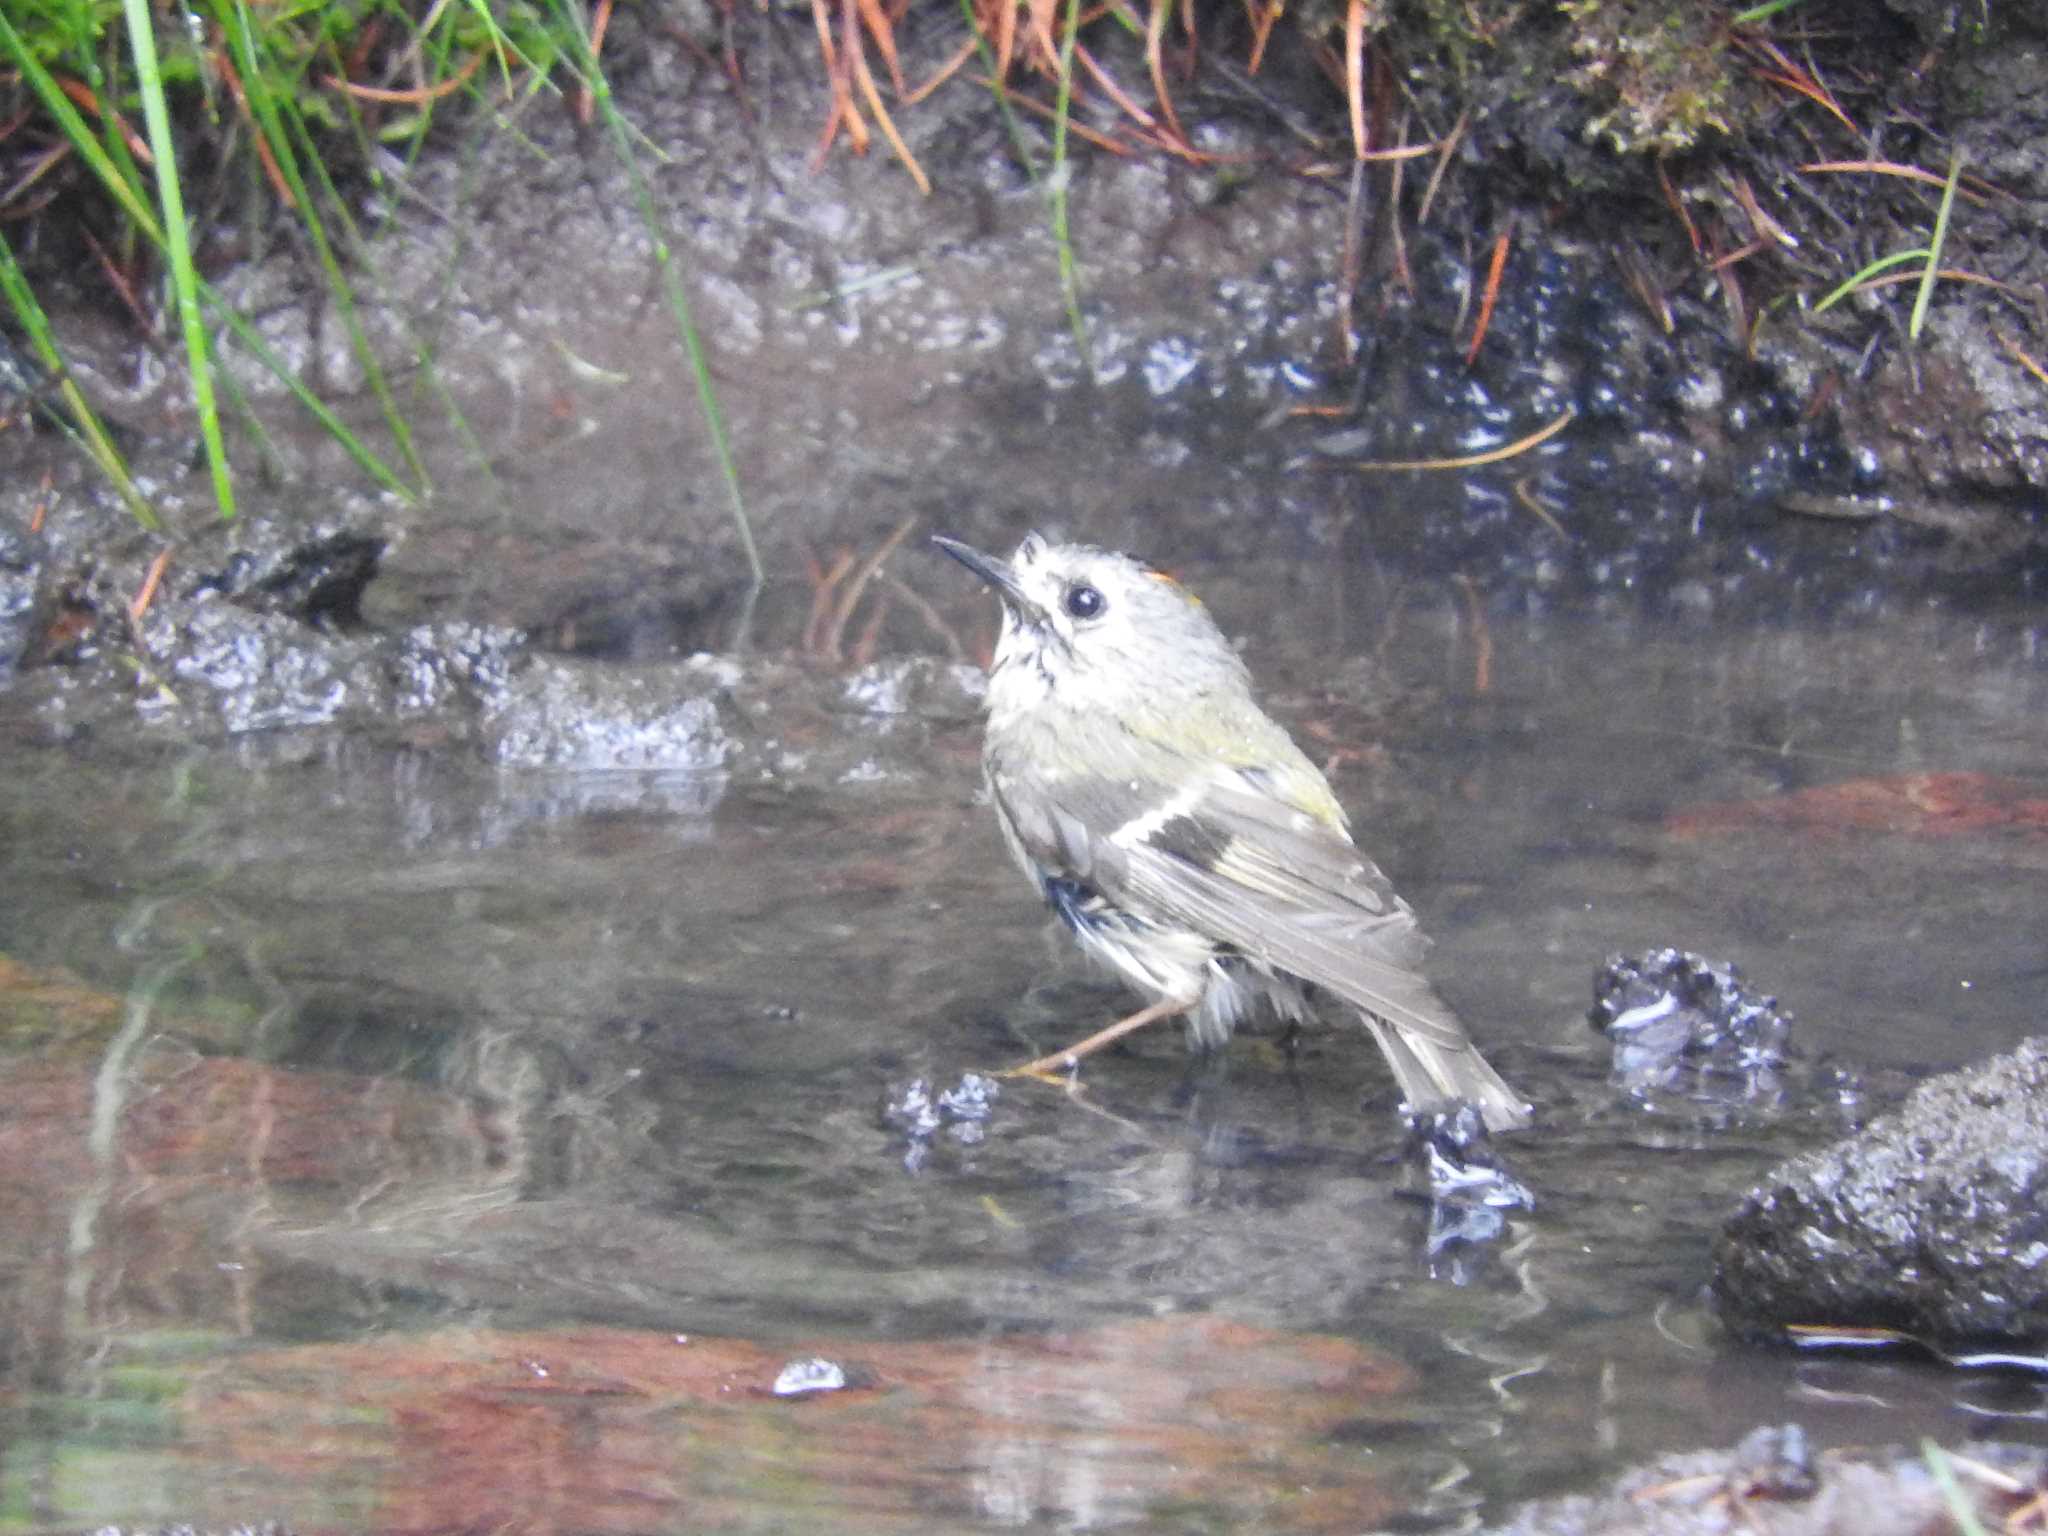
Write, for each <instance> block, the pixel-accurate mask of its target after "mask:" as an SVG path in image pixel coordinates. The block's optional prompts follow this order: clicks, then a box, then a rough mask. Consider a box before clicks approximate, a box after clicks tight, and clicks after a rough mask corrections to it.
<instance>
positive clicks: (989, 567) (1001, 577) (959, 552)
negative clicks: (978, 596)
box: [932, 533, 1038, 614]
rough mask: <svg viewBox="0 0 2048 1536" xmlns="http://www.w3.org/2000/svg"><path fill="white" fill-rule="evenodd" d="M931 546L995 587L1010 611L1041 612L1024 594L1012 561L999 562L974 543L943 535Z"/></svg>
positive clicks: (937, 534) (936, 535)
mask: <svg viewBox="0 0 2048 1536" xmlns="http://www.w3.org/2000/svg"><path fill="white" fill-rule="evenodd" d="M932 543H934V544H936V545H937V546H938V547H939V548H940V549H942V550H944V551H945V552H946V553H947V554H949V555H951V556H952V557H953V558H954V559H955V560H958V561H959V562H960V563H961V564H962V565H964V566H966V567H967V569H969V570H970V571H972V572H974V574H975V575H977V576H979V577H980V578H981V579H982V580H983V581H985V582H987V583H988V584H989V585H990V586H992V587H994V588H995V589H996V594H997V596H999V597H1001V598H1002V600H1003V602H1004V603H1005V604H1007V605H1008V606H1009V607H1010V608H1011V609H1013V610H1015V611H1017V612H1019V613H1031V614H1035V613H1036V612H1037V611H1038V604H1036V603H1035V602H1033V601H1032V600H1031V599H1030V598H1029V597H1027V596H1025V595H1024V588H1023V587H1022V586H1020V585H1019V584H1018V581H1017V573H1016V572H1015V571H1013V570H1011V569H1010V562H1009V561H1007V560H998V559H997V558H996V557H995V556H994V555H985V554H983V553H982V552H981V551H980V550H978V549H976V548H975V547H974V546H973V545H972V544H962V543H961V542H960V541H959V540H958V539H949V538H947V537H946V536H945V535H944V534H942V533H935V534H933V535H932Z"/></svg>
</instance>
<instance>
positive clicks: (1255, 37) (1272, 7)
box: [1244, 0, 1287, 75]
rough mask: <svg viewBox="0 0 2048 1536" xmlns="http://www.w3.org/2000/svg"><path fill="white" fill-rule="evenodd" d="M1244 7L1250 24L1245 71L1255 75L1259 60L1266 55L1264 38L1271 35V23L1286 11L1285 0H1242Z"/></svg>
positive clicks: (1257, 70)
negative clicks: (1250, 39) (1250, 43)
mask: <svg viewBox="0 0 2048 1536" xmlns="http://www.w3.org/2000/svg"><path fill="white" fill-rule="evenodd" d="M1244 9H1245V15H1246V16H1247V17H1248V18H1249V19H1250V21H1251V26H1252V52H1251V59H1250V62H1248V63H1247V64H1246V65H1245V73H1246V74H1248V75H1256V74H1257V73H1258V72H1259V62H1260V60H1262V59H1264V58H1265V56H1266V39H1267V38H1268V37H1270V36H1271V35H1272V32H1273V23H1274V22H1276V21H1278V20H1279V19H1280V18H1281V17H1282V16H1283V15H1285V14H1286V13H1287V0H1264V3H1261V0H1244Z"/></svg>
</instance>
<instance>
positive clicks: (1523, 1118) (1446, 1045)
mask: <svg viewBox="0 0 2048 1536" xmlns="http://www.w3.org/2000/svg"><path fill="white" fill-rule="evenodd" d="M1361 1012H1362V1014H1363V1017H1364V1019H1365V1023H1366V1027H1367V1028H1368V1029H1370V1030H1371V1031H1372V1037H1373V1039H1374V1040H1376V1041H1378V1042H1379V1047H1380V1050H1381V1051H1382V1052H1383V1053H1384V1054H1385V1056H1386V1058H1387V1065H1388V1066H1390V1067H1392V1068H1393V1069H1394V1077H1395V1079H1396V1081H1398V1082H1399V1083H1400V1085H1401V1097H1402V1098H1403V1099H1405V1100H1406V1101H1407V1104H1408V1108H1409V1110H1410V1111H1411V1112H1412V1113H1416V1114H1429V1113H1432V1112H1434V1111H1436V1110H1439V1109H1447V1108H1449V1107H1450V1105H1451V1103H1452V1101H1454V1100H1458V1099H1462V1100H1464V1101H1465V1102H1467V1103H1469V1104H1471V1105H1473V1106H1474V1107H1475V1108H1477V1109H1478V1111H1479V1114H1480V1117H1481V1118H1482V1119H1484V1120H1485V1121H1486V1128H1487V1129H1488V1130H1490V1131H1512V1130H1515V1129H1517V1128H1518V1127H1520V1126H1523V1125H1526V1124H1528V1123H1529V1105H1528V1103H1527V1101H1525V1100H1524V1099H1523V1098H1522V1096H1521V1095H1520V1094H1518V1093H1516V1092H1515V1090H1514V1089H1512V1088H1510V1087H1509V1086H1508V1085H1507V1084H1506V1082H1504V1081H1503V1080H1502V1079H1501V1075H1500V1074H1499V1073H1498V1072H1496V1071H1494V1070H1493V1068H1492V1067H1491V1066H1489V1065H1487V1061H1486V1058H1485V1057H1484V1056H1482V1055H1480V1054H1479V1047H1478V1046H1476V1045H1474V1044H1473V1043H1472V1042H1471V1041H1470V1040H1468V1039H1466V1038H1465V1036H1464V1033H1463V1031H1458V1032H1457V1034H1456V1036H1455V1038H1450V1037H1447V1036H1445V1035H1425V1034H1422V1033H1421V1032H1419V1031H1417V1030H1413V1029H1403V1028H1402V1027H1401V1026H1400V1025H1399V1024H1395V1023H1391V1022H1389V1021H1388V1020H1386V1019H1382V1018H1379V1017H1378V1016H1377V1015H1375V1014H1373V1013H1370V1012H1364V1011H1363V1010H1361Z"/></svg>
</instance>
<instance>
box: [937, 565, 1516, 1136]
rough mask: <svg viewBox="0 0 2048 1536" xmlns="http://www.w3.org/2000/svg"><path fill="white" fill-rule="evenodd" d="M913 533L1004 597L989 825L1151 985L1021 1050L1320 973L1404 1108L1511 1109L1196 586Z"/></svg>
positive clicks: (1080, 927) (1212, 1006)
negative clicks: (1108, 1021) (1128, 1001)
mask: <svg viewBox="0 0 2048 1536" xmlns="http://www.w3.org/2000/svg"><path fill="white" fill-rule="evenodd" d="M932 542H933V543H934V544H936V545H937V546H938V547H939V548H940V549H942V550H944V551H945V552H946V553H947V554H949V555H951V556H952V557H953V558H954V559H955V560H958V561H959V562H960V563H961V564H962V565H964V566H966V567H967V569H968V570H970V571H972V572H974V574H975V575H977V576H979V577H981V579H982V580H984V581H986V582H987V583H988V584H989V585H990V586H992V587H994V588H995V590H996V593H997V595H998V596H1000V597H1001V598H1002V602H1003V626H1002V633H1001V636H1000V638H999V639H998V640H997V642H996V653H995V662H994V665H993V666H992V667H991V668H990V670H989V682H988V730H987V735H986V737H985V738H984V741H983V744H982V768H983V771H984V773H985V774H986V777H987V781H988V789H989V798H990V799H991V800H992V801H993V802H994V805H995V809H996V817H997V820H998V821H999V822H1000V824H1001V826H1002V830H1003V840H1004V841H1005V842H1006V843H1007V844H1008V845H1009V849H1010V852H1011V854H1012V855H1013V856H1014V857H1015V858H1016V860H1017V863H1018V864H1019V865H1020V866H1021V867H1022V868H1023V870H1024V873H1025V874H1026V875H1027V876H1029V877H1030V880H1031V883H1032V884H1033V886H1035V887H1036V888H1037V889H1038V891H1039V892H1040V894H1042V895H1043V896H1044V898H1045V900H1046V903H1047V904H1048V905H1049V906H1050V907H1051V908H1052V910H1053V911H1054V912H1055V913H1056V914H1057V915H1058V916H1059V918H1060V920H1061V921H1062V922H1063V923H1065V925H1066V926H1067V928H1068V929H1069V930H1070V931H1071V932H1072V933H1073V935H1074V937H1075V938H1076V939H1077V940H1078V941H1079V942H1080V945H1081V948H1082V949H1083V950H1084V951H1085V952H1086V953H1087V954H1088V955H1089V956H1090V957H1091V958H1092V959H1094V960H1096V961H1098V962H1100V963H1101V964H1103V965H1105V966H1106V967H1107V968H1108V969H1110V970H1111V971H1113V972H1115V973H1116V974H1117V975H1119V976H1121V977H1122V978H1123V979H1124V981H1125V982H1127V983H1128V984H1129V985H1130V986H1131V987H1132V988H1133V989H1134V990H1135V991H1137V992H1138V994H1139V995H1140V996H1142V997H1145V998H1147V999H1149V1000H1150V1001H1149V1002H1148V1004H1147V1006H1146V1007H1144V1008H1141V1009H1140V1010H1138V1011H1137V1012H1136V1013H1133V1014H1131V1015H1130V1016H1129V1017H1127V1018H1124V1019H1121V1020H1119V1021H1117V1022H1116V1023H1115V1024H1112V1025H1111V1026H1110V1027H1109V1028H1107V1029H1105V1030H1102V1031H1100V1032H1099V1033H1097V1034H1095V1035H1092V1036H1090V1037H1089V1038H1088V1039H1086V1040H1083V1041H1079V1042H1077V1043H1076V1044H1074V1045H1072V1046H1070V1047H1068V1048H1067V1049H1066V1050H1064V1051H1055V1052H1053V1053H1052V1054H1051V1055H1049V1056H1045V1057H1041V1058H1040V1059H1039V1060H1037V1061H1034V1062H1030V1063H1027V1064H1026V1065H1025V1066H1023V1067H1020V1068H1018V1069H1017V1070H1018V1071H1019V1072H1021V1073H1031V1074H1034V1075H1044V1074H1047V1073H1050V1072H1052V1071H1055V1070H1058V1069H1062V1068H1066V1067H1070V1066H1071V1065H1072V1063H1074V1062H1075V1061H1078V1060H1079V1059H1080V1058H1081V1057H1082V1056H1085V1055H1087V1054H1088V1053H1089V1052H1090V1051H1093V1050H1096V1049H1099V1048H1100V1047H1101V1046H1104V1045H1107V1044H1108V1043H1109V1042H1110V1041H1112V1040H1115V1039H1118V1038H1121V1037H1122V1036H1123V1035H1126V1034H1128V1033H1130V1032H1131V1031H1132V1030H1134V1029H1138V1028H1141V1027H1143V1026H1144V1025H1146V1024H1150V1023H1153V1022H1155V1021H1157V1020H1160V1019H1168V1018H1173V1017H1176V1016H1181V1017H1184V1019H1185V1020H1186V1028H1187V1033H1188V1036H1189V1042H1190V1044H1191V1045H1193V1046H1195V1047H1197V1048H1201V1049H1210V1048H1214V1047H1216V1046H1220V1045H1222V1044H1223V1043H1224V1042H1225V1041H1227V1040H1228V1039H1229V1038H1230V1035H1231V1032H1232V1031H1233V1030H1234V1029H1235V1028H1236V1026H1237V1024H1238V1022H1239V1021H1240V1020H1241V1019H1243V1018H1244V1017H1245V1016H1246V1015H1247V1014H1248V1013H1249V1012H1250V1011H1251V1010H1252V1009H1253V1008H1254V1007H1255V1006H1257V1005H1259V1004H1262V1003H1263V1004H1265V1005H1267V1006H1269V1007H1270V1008H1272V1009H1273V1010H1274V1011H1275V1012H1277V1013H1278V1014H1279V1015H1280V1017H1282V1018H1284V1019H1288V1020H1301V1019H1304V1018H1306V1017H1307V1016H1308V1015H1309V1013H1310V1008H1311V1003H1310V998H1311V994H1312V992H1324V993H1329V994H1331V995H1333V996H1335V997H1336V998H1338V999H1339V1000H1341V1001H1342V1002H1343V1003H1345V1004H1348V1005H1349V1006H1350V1008H1351V1009H1353V1010H1355V1011H1356V1013H1357V1016H1358V1017H1359V1018H1360V1019H1361V1020H1362V1022H1363V1023H1364V1024H1365V1027H1366V1028H1367V1029H1368V1030H1369V1031H1370V1032H1371V1033H1372V1036H1373V1038H1374V1039H1375V1040H1376V1041H1378V1042H1379V1047H1380V1049H1381V1050H1382V1051H1383V1052H1384V1053H1385V1054H1386V1058H1387V1061H1388V1064H1389V1065H1390V1066H1392V1068H1393V1070H1394V1076H1395V1078H1396V1079H1397V1080H1398V1082H1399V1084H1400V1088H1401V1095H1402V1098H1403V1099H1404V1100H1405V1101H1406V1103H1405V1107H1406V1109H1407V1110H1408V1112H1409V1113H1411V1114H1417V1115H1421V1114H1430V1113H1434V1112H1437V1111H1440V1110H1445V1109H1449V1108H1452V1107H1454V1106H1455V1105H1456V1104H1457V1103H1459V1102H1465V1103H1469V1104H1471V1105H1473V1106H1474V1107H1475V1108H1476V1109H1477V1110H1478V1111H1479V1113H1480V1115H1481V1116H1482V1117H1483V1118H1484V1120H1485V1122H1486V1124H1487V1126H1488V1127H1489V1128H1490V1129H1494V1130H1507V1129H1511V1128H1513V1127H1515V1126H1519V1125H1521V1124H1523V1123H1524V1122H1526V1121H1527V1119H1528V1117H1529V1106H1528V1104H1526V1103H1525V1102H1524V1101H1523V1100H1522V1098H1521V1096H1520V1095H1518V1094H1517V1093H1516V1092H1515V1091H1514V1090H1513V1089H1511V1088H1510V1087H1508V1085H1507V1084H1506V1083H1505V1082H1503V1081H1502V1080H1501V1078H1500V1076H1499V1074H1498V1073H1496V1072H1495V1071H1494V1070H1493V1068H1492V1067H1490V1066H1488V1065H1487V1063H1486V1060H1485V1058H1484V1057H1482V1056H1481V1055H1480V1054H1479V1051H1478V1048H1477V1047H1475V1046H1474V1045H1473V1044H1472V1041H1471V1039H1470V1038H1469V1037H1468V1036H1467V1035H1466V1033H1465V1030H1464V1027H1463V1026H1462V1025H1460V1024H1459V1022H1458V1017H1457V1015H1456V1014H1454V1013H1452V1012H1451V1010H1450V1008H1449V1006H1448V1005H1446V1004H1445V1003H1444V1001H1443V1000H1442V999H1441V998H1439V997H1438V996H1437V995H1436V993H1435V992H1434V991H1433V990H1431V988H1430V985H1429V983H1428V982H1427V981H1426V980H1424V979H1423V976H1422V974H1421V970H1420V966H1421V962H1422V956H1423V952H1424V950H1425V949H1426V948H1427V947H1428V942H1429V941H1428V940H1427V939H1426V938H1425V937H1424V936H1423V934H1422V931H1421V929H1420V928H1419V927H1418V926H1417V925H1416V921H1415V914H1414V913H1413V912H1412V911H1411V910H1410V909H1409V907H1408V903H1407V902H1405V901H1403V900H1402V899H1401V898H1400V897H1399V896H1397V895H1395V894H1394V889H1393V887H1392V885H1390V884H1389V883H1388V881H1387V878H1386V876H1385V875H1383V874H1381V873H1380V871H1379V870H1378V868H1377V867H1376V866H1375V865H1374V864H1373V862H1372V861H1371V860H1370V859H1368V858H1366V857H1365V856H1364V855H1363V854H1361V853H1360V852H1359V851H1358V848H1357V846H1356V845H1355V844H1354V843H1353V842H1352V841H1351V830H1350V825H1349V823H1348V821H1347V820H1346V818H1345V815H1344V809H1343V807H1342V806H1340V805H1339V804H1338V803H1337V798H1336V796H1335V795H1333V794H1332V793H1331V791H1330V786H1329V783H1328V781H1327V780H1325V779H1324V777H1323V775H1322V774H1321V773H1320V772H1319V771H1318V770H1317V769H1316V766H1315V765H1314V764H1313V763H1311V762H1310V761H1309V760H1308V758H1307V757H1306V756H1304V755H1303V753H1302V751H1301V749H1300V748H1299V747H1297V746H1296V745H1295V744H1294V741H1293V739H1292V738H1291V737H1289V736H1288V734H1287V732H1286V731H1284V730H1282V729H1281V728H1280V727H1279V726H1278V725H1276V724H1275V723H1274V722H1273V721H1272V719H1270V718H1269V717H1268V716H1267V715H1266V713H1265V711H1263V710H1261V709H1260V708H1259V706H1258V704H1257V703H1256V702H1255V701H1254V700H1253V698H1252V693H1251V679H1250V675H1249V674H1248V673H1247V672H1246V670H1245V666H1244V663H1243V661H1241V660H1240V659H1239V657H1238V655H1237V652H1236V651H1235V650H1233V649H1232V647H1231V645H1230V642H1229V641H1228V640H1227V639H1225V638H1224V635H1223V632H1222V631H1221V630H1220V629H1218V628H1217V627H1216V622H1215V620H1213V619H1212V618H1210V617H1209V614H1208V611H1207V610H1206V609H1205V608H1203V606H1202V604H1201V602H1200V600H1199V599H1197V598H1196V597H1195V596H1194V595H1193V594H1192V593H1190V592H1189V591H1188V590H1187V589H1186V588H1184V587H1182V586H1181V585H1180V583H1179V582H1177V581H1175V580H1174V579H1173V578H1172V577H1170V576H1168V575H1166V574H1165V573H1164V572H1162V571H1157V570H1154V569H1152V568H1151V567H1150V566H1147V565H1144V564H1142V563H1140V562H1139V561H1137V560H1133V559H1131V558H1130V557H1129V556H1127V555H1122V554H1117V553H1114V552H1112V551H1109V550H1104V549H1096V548H1093V547H1091V546H1089V545H1085V544H1054V543H1050V542H1048V541H1047V540H1046V539H1045V538H1043V537H1042V536H1040V535H1038V534H1036V533H1033V534H1031V535H1029V536H1027V537H1026V538H1025V540H1024V542H1023V543H1022V544H1020V545H1018V546H1017V551H1016V553H1015V554H1014V555H1012V556H1011V557H1010V558H1009V559H1008V560H1002V559H999V558H997V557H995V556H993V555H988V554H984V553H982V552H981V551H980V550H978V549H975V548H973V547H971V546H970V545H966V544H963V543H961V542H959V541H958V540H957V539H949V538H944V537H934V538H933V540H932Z"/></svg>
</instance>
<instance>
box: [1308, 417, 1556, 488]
mask: <svg viewBox="0 0 2048 1536" xmlns="http://www.w3.org/2000/svg"><path fill="white" fill-rule="evenodd" d="M1578 414H1579V413H1578V411H1577V410H1575V409H1574V408H1573V407H1571V406H1569V405H1568V406H1566V407H1565V408H1564V410H1563V411H1562V412H1561V413H1559V415H1558V418H1557V420H1555V421H1553V422H1551V423H1550V425H1549V426H1547V427H1542V428H1539V429H1538V430H1536V431H1534V432H1531V433H1530V434H1529V435H1528V436H1527V437H1520V438H1516V439H1515V441H1513V442H1512V443H1508V444H1505V445H1504V446H1502V447H1499V448H1489V449H1487V451H1486V452H1484V453H1467V454H1462V455H1460V456H1459V457H1457V458H1454V459H1352V460H1349V461H1342V462H1338V463H1336V464H1333V465H1332V466H1331V467H1332V468H1334V469H1355V470H1359V471H1362V472H1363V473H1366V474H1383V473H1388V472H1391V471H1396V470H1408V469H1425V470H1439V469H1480V468H1483V467H1484V466H1486V465H1488V464H1498V463H1500V462H1501V461H1502V460H1504V459H1513V458H1518V457H1520V456H1521V455H1522V454H1525V453H1527V452H1528V451H1529V450H1530V449H1532V448H1540V447H1541V446H1542V445H1543V444H1545V443H1547V442H1549V441H1550V440H1551V439H1552V438H1553V437H1555V436H1557V434H1558V433H1560V432H1562V431H1563V430H1564V429H1565V428H1566V427H1568V426H1570V425H1571V424H1572V422H1573V421H1574V420H1575V419H1577V417H1578Z"/></svg>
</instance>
